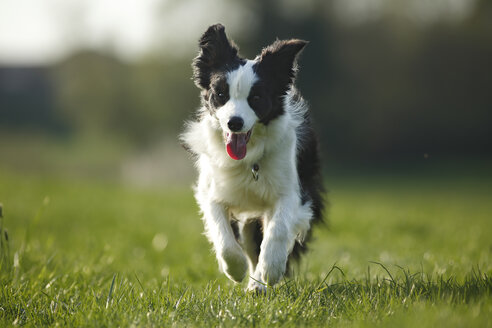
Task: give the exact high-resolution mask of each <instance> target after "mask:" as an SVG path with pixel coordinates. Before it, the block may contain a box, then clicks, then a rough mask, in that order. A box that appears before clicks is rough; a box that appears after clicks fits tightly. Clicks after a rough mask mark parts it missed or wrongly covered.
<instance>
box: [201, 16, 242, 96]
mask: <svg viewBox="0 0 492 328" xmlns="http://www.w3.org/2000/svg"><path fill="white" fill-rule="evenodd" d="M198 44H199V47H200V52H199V53H198V56H197V57H196V58H195V59H194V60H193V65H192V66H193V80H194V81H195V84H196V85H197V86H198V87H199V88H202V89H208V88H209V86H210V76H211V73H212V72H213V71H217V70H220V69H227V67H228V66H229V65H231V64H232V63H233V62H234V61H235V60H236V59H237V52H238V48H237V47H236V45H234V43H232V42H230V41H229V40H228V39H227V36H226V34H225V28H224V26H223V25H221V24H215V25H212V26H210V27H209V28H208V29H207V31H205V33H203V35H202V37H201V38H200V40H199V43H198Z"/></svg>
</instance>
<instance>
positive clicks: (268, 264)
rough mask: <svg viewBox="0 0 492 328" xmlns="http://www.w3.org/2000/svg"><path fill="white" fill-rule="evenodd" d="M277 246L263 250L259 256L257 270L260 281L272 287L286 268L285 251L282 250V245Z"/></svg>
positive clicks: (286, 255)
mask: <svg viewBox="0 0 492 328" xmlns="http://www.w3.org/2000/svg"><path fill="white" fill-rule="evenodd" d="M272 246H273V245H272ZM277 246H278V247H271V248H266V249H265V252H263V253H264V254H261V255H260V260H259V262H258V268H257V270H259V273H260V276H261V280H262V281H266V282H267V283H268V285H272V286H273V285H275V284H276V283H277V282H278V281H279V280H280V279H281V278H282V277H283V275H284V273H285V268H286V266H287V257H288V254H287V251H286V250H284V249H283V247H282V245H277Z"/></svg>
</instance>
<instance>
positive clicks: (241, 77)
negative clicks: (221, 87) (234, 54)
mask: <svg viewBox="0 0 492 328" xmlns="http://www.w3.org/2000/svg"><path fill="white" fill-rule="evenodd" d="M254 64H255V62H254V61H252V60H248V61H247V62H246V64H244V65H243V66H239V67H238V68H237V69H236V70H234V71H232V72H229V73H227V84H228V85H229V101H228V102H227V103H226V104H225V105H224V106H222V107H221V108H219V109H218V111H217V118H218V119H219V122H220V126H221V128H222V131H223V132H224V137H225V142H226V146H227V147H226V149H227V153H228V154H229V156H230V157H231V158H233V159H236V160H240V159H243V158H244V157H245V156H246V144H247V143H248V141H249V137H250V135H251V129H252V128H253V126H254V124H255V123H256V122H257V121H258V117H257V116H256V113H255V112H254V110H253V109H252V108H251V107H250V106H249V104H248V96H249V92H250V90H251V87H252V86H253V84H254V83H255V82H256V80H257V76H256V74H255V72H254V71H253V65H254ZM232 117H240V118H241V119H242V120H243V121H244V125H243V127H242V129H241V130H240V131H236V132H234V133H233V132H232V131H231V130H230V129H229V127H228V123H229V121H230V119H231V118H232Z"/></svg>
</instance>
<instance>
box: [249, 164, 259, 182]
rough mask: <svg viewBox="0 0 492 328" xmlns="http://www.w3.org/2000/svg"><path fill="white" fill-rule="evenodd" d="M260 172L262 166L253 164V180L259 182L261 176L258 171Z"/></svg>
mask: <svg viewBox="0 0 492 328" xmlns="http://www.w3.org/2000/svg"><path fill="white" fill-rule="evenodd" d="M259 170H260V166H259V165H258V164H257V163H254V164H253V167H252V168H251V173H252V174H253V179H254V180H255V181H258V178H259V174H258V171H259Z"/></svg>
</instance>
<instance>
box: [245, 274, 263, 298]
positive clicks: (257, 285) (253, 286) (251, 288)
mask: <svg viewBox="0 0 492 328" xmlns="http://www.w3.org/2000/svg"><path fill="white" fill-rule="evenodd" d="M246 291H248V292H252V293H254V294H256V295H264V294H266V291H267V285H266V284H265V283H263V282H261V281H259V280H256V279H253V278H250V279H249V283H248V287H247V288H246Z"/></svg>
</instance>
